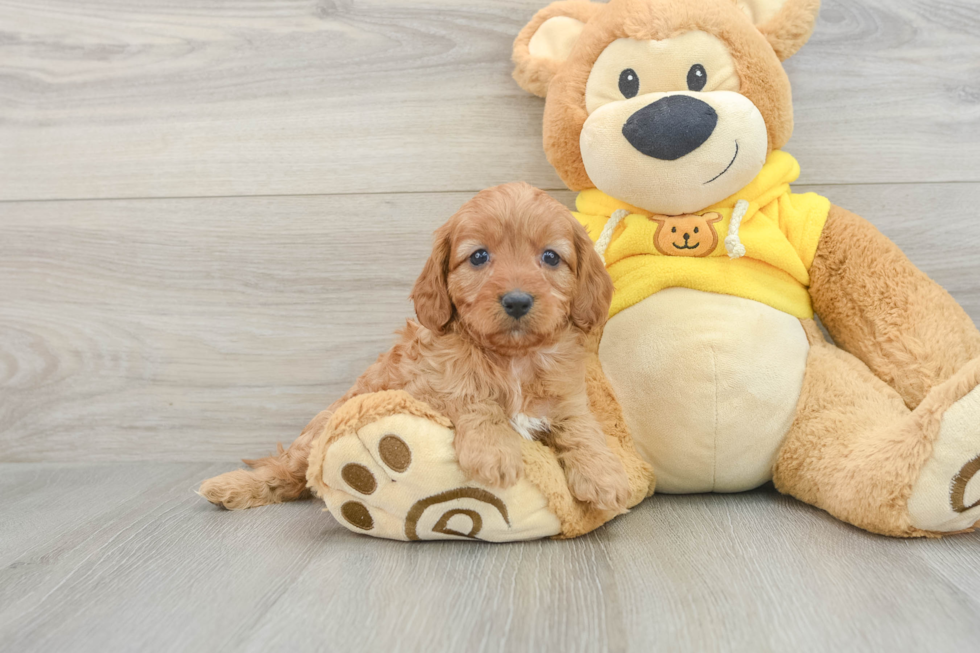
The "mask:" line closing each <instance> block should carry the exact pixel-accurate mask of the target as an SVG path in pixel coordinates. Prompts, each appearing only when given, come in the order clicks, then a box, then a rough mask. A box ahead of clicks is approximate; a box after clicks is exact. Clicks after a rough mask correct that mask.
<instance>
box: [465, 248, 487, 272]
mask: <svg viewBox="0 0 980 653" xmlns="http://www.w3.org/2000/svg"><path fill="white" fill-rule="evenodd" d="M489 260H490V252H488V251H487V250H485V249H478V250H476V251H475V252H473V253H472V254H470V263H471V264H472V265H473V266H474V267H477V268H478V267H480V266H481V265H484V264H485V263H486V262H487V261H489Z"/></svg>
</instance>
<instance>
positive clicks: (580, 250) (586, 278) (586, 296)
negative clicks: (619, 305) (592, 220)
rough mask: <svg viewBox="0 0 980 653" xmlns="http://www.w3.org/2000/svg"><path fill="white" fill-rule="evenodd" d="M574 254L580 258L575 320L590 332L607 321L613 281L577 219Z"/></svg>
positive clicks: (577, 274) (584, 329)
mask: <svg viewBox="0 0 980 653" xmlns="http://www.w3.org/2000/svg"><path fill="white" fill-rule="evenodd" d="M573 220H574V219H573ZM575 255H576V257H577V258H578V269H577V270H576V271H575V272H576V276H577V277H578V286H577V287H576V289H575V297H574V298H573V299H572V322H573V323H574V324H575V325H576V326H577V327H578V328H580V329H582V330H583V331H585V332H586V333H588V332H589V331H591V330H592V329H594V328H596V327H599V326H602V325H603V324H605V323H606V318H608V317H609V304H610V303H611V302H612V295H613V283H612V279H610V278H609V273H608V272H606V266H605V265H604V264H603V263H602V259H601V258H600V257H599V254H598V253H597V252H596V251H595V245H593V244H592V240H591V239H590V238H589V234H588V233H586V231H585V227H583V226H582V225H580V224H579V223H578V221H575Z"/></svg>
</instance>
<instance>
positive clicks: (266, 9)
mask: <svg viewBox="0 0 980 653" xmlns="http://www.w3.org/2000/svg"><path fill="white" fill-rule="evenodd" d="M544 4H546V2H545V0H507V1H499V0H498V1H495V2H485V1H483V0H452V2H435V1H433V0H429V1H428V2H422V1H419V0H396V1H392V0H367V1H362V2H357V3H353V2H351V1H350V0H257V1H254V2H248V3H244V2H239V3H229V2H225V1H223V0H135V1H134V0H102V1H101V2H99V3H84V4H79V3H78V2H76V1H75V0H41V1H34V0H30V1H28V0H0V26H2V28H0V199H8V200H9V199H53V198H110V197H174V196H225V195H256V194H265V195H271V194H313V193H377V192H418V191H453V190H474V191H475V190H478V189H480V188H483V187H486V186H490V185H493V184H496V183H500V182H504V181H511V180H514V179H522V180H525V181H528V182H530V183H532V184H535V185H537V186H539V187H542V188H548V189H558V188H561V187H562V186H561V183H560V181H559V180H558V178H557V176H556V175H555V173H554V172H553V170H552V169H551V168H550V166H549V165H548V164H547V162H546V161H545V158H544V154H543V152H542V151H541V147H540V143H541V114H542V110H543V103H542V101H541V100H539V99H537V98H533V97H530V96H527V95H525V94H524V93H523V92H522V91H521V90H520V89H519V88H518V87H517V86H516V84H514V82H513V81H512V80H511V79H510V69H511V67H510V63H509V58H510V47H511V42H512V40H513V38H514V36H515V35H516V34H517V32H518V30H519V29H520V27H521V26H523V24H524V23H525V22H526V20H527V19H529V18H530V16H532V15H533V13H534V12H535V11H536V10H537V9H539V8H541V7H542V6H543V5H544ZM975 9H976V7H975V2H974V0H903V1H902V2H896V1H895V0H825V1H824V6H823V10H822V14H821V19H820V21H819V24H818V26H817V30H816V33H815V35H814V37H813V40H812V42H811V43H810V44H809V45H808V46H807V47H806V48H804V49H803V50H802V51H801V53H800V54H798V55H797V56H796V57H794V58H793V59H791V60H790V61H789V62H788V64H787V68H788V70H789V73H790V77H791V80H792V81H793V84H794V96H795V100H796V117H797V130H796V136H795V137H794V140H793V141H792V143H791V147H790V149H791V151H794V152H796V153H797V156H799V157H800V160H801V163H802V164H803V170H804V173H803V174H804V177H803V181H806V182H808V183H824V184H826V183H902V182H923V181H929V182H938V181H980V157H978V156H977V155H976V153H977V151H980V38H978V33H980V18H978V15H977V12H976V11H975Z"/></svg>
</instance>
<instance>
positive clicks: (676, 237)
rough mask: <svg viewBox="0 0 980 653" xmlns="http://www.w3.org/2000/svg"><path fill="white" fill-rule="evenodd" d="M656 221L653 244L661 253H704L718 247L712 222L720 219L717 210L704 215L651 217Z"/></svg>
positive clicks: (703, 254)
mask: <svg viewBox="0 0 980 653" xmlns="http://www.w3.org/2000/svg"><path fill="white" fill-rule="evenodd" d="M650 220H652V221H654V222H656V223H657V231H656V233H654V235H653V245H654V247H656V248H657V251H658V252H660V253H661V254H663V255H664V256H693V257H697V258H701V257H703V256H708V255H709V254H711V253H712V252H713V251H715V248H716V247H717V246H718V232H717V231H716V230H715V223H716V222H719V221H721V214H720V213H715V212H713V211H712V212H711V213H705V214H704V215H695V214H691V215H676V216H666V215H660V216H656V215H655V216H652V217H651V218H650Z"/></svg>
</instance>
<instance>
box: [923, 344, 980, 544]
mask: <svg viewBox="0 0 980 653" xmlns="http://www.w3.org/2000/svg"><path fill="white" fill-rule="evenodd" d="M974 363H975V364H974V365H973V368H974V370H973V371H972V374H969V373H968V374H966V375H965V377H966V378H962V377H961V379H960V380H959V381H960V384H962V383H963V382H966V383H968V384H970V385H973V386H975V387H973V389H972V390H970V391H969V392H967V393H965V394H964V395H963V396H962V397H960V398H959V399H958V400H956V401H954V402H953V403H952V404H951V405H950V406H949V407H948V408H947V409H946V410H945V411H944V412H943V413H942V419H941V421H940V423H939V433H938V435H937V436H936V439H935V440H934V441H933V451H932V456H931V457H930V458H929V459H928V460H927V461H926V462H925V464H924V465H923V466H922V469H921V471H920V472H919V477H918V479H917V480H916V481H915V484H914V485H913V486H912V494H911V496H910V497H909V502H908V510H909V516H910V517H911V521H912V525H913V526H914V527H915V528H918V529H921V530H923V531H931V532H935V533H952V532H959V531H968V530H973V529H974V528H976V527H977V526H980V386H977V385H976V384H977V382H978V380H980V379H978V378H976V377H980V361H974ZM971 377H972V378H971ZM960 387H962V385H960Z"/></svg>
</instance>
